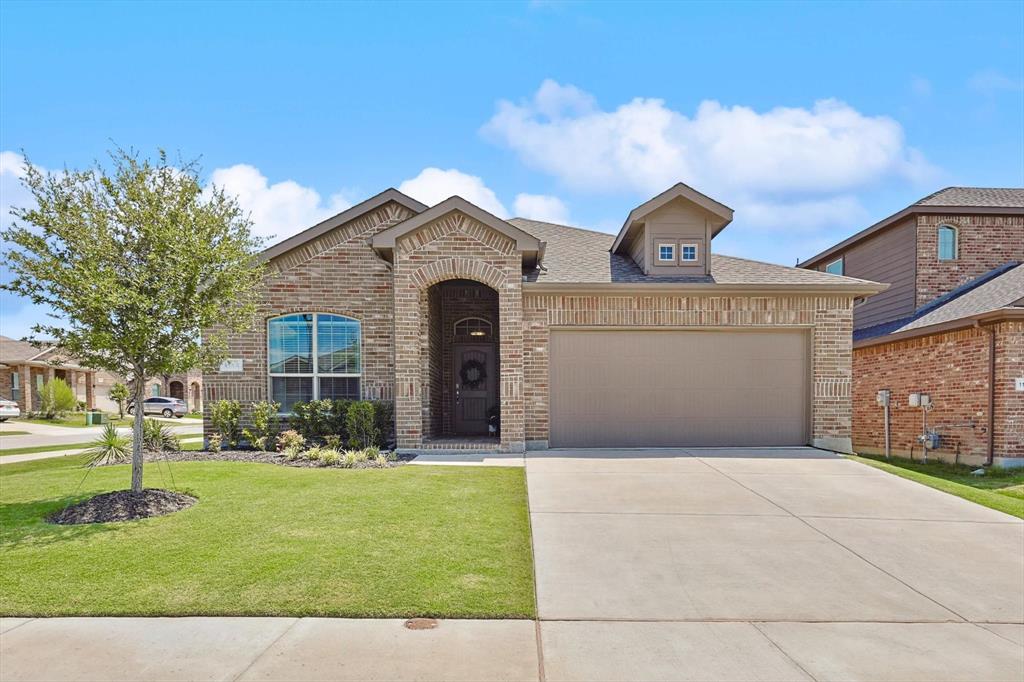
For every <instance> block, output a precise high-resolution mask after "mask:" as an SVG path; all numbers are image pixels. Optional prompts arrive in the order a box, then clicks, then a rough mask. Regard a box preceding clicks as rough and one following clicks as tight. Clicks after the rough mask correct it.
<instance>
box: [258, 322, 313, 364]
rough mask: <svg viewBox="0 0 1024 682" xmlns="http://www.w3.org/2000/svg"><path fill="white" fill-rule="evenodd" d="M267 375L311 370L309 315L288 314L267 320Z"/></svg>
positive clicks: (311, 333)
mask: <svg viewBox="0 0 1024 682" xmlns="http://www.w3.org/2000/svg"><path fill="white" fill-rule="evenodd" d="M267 337H268V346H269V352H270V357H269V366H270V373H271V374H312V373H313V316H312V315H309V314H306V315H288V316H287V317H278V318H276V319H273V320H271V321H270V325H269V329H268V334H267Z"/></svg>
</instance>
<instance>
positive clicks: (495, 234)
mask: <svg viewBox="0 0 1024 682" xmlns="http://www.w3.org/2000/svg"><path fill="white" fill-rule="evenodd" d="M458 241H463V242H465V241H468V242H470V243H471V244H472V245H474V246H476V247H480V246H484V247H486V248H489V249H493V250H494V251H497V252H498V253H501V254H504V255H511V254H513V253H515V251H516V242H515V240H514V239H512V238H510V237H509V236H508V235H507V234H504V233H502V232H499V231H497V230H495V229H494V228H492V227H490V226H488V225H485V224H484V223H482V222H480V221H479V220H476V219H475V218H472V217H470V216H468V215H466V214H465V213H463V212H462V211H458V210H455V211H451V212H450V213H448V214H446V215H443V216H441V217H440V218H437V219H436V220H434V221H432V222H429V223H427V224H426V225H424V226H422V227H420V228H418V229H416V230H414V231H412V232H408V233H405V234H403V235H401V236H400V237H398V238H396V240H395V248H396V249H398V250H400V251H402V252H403V253H409V252H413V251H419V250H421V249H437V248H452V246H453V242H458Z"/></svg>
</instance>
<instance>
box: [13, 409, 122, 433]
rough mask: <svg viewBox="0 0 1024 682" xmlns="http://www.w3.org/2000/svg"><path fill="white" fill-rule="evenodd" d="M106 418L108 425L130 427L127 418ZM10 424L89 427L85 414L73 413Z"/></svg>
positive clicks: (26, 419)
mask: <svg viewBox="0 0 1024 682" xmlns="http://www.w3.org/2000/svg"><path fill="white" fill-rule="evenodd" d="M108 417H109V419H110V423H112V424H113V425H114V426H131V425H132V419H131V417H127V416H126V417H125V418H124V419H118V418H117V417H115V416H113V415H108ZM12 423H15V424H17V423H22V424H46V425H47V426H67V427H69V428H83V429H84V428H86V427H87V426H90V424H86V423H85V413H84V412H73V413H71V414H68V415H65V416H63V417H60V418H58V419H38V418H35V419H28V418H18V419H17V420H12Z"/></svg>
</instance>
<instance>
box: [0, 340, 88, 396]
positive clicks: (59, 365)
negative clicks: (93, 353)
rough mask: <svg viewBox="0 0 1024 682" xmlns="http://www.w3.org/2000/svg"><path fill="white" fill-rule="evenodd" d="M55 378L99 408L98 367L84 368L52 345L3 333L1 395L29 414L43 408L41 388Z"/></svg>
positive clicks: (0, 349)
mask: <svg viewBox="0 0 1024 682" xmlns="http://www.w3.org/2000/svg"><path fill="white" fill-rule="evenodd" d="M52 379H60V380H62V381H65V382H67V383H68V385H70V386H71V388H72V390H74V392H75V395H76V396H78V399H79V400H80V401H82V402H84V403H85V407H86V409H93V407H95V382H96V370H94V369H89V368H88V367H80V366H79V365H78V364H77V363H75V362H73V361H71V360H69V359H67V358H65V357H63V356H61V354H60V352H59V351H58V350H57V349H56V348H54V347H52V346H48V347H44V348H37V347H36V346H33V345H32V344H30V343H28V342H26V341H17V340H15V339H11V338H8V337H6V336H0V396H3V397H4V398H8V399H10V400H13V401H14V402H16V403H18V408H19V409H21V412H22V414H27V413H29V412H33V411H35V410H37V409H38V408H39V391H40V390H41V389H42V387H43V384H44V383H45V382H47V381H50V380H52Z"/></svg>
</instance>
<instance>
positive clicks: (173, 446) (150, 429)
mask: <svg viewBox="0 0 1024 682" xmlns="http://www.w3.org/2000/svg"><path fill="white" fill-rule="evenodd" d="M142 447H143V448H145V449H146V450H148V451H149V452H177V451H178V450H180V449H181V443H180V442H179V441H178V437H177V436H175V435H174V432H173V431H171V429H170V427H168V426H167V425H166V424H164V423H163V422H159V421H157V420H156V419H146V420H145V421H143V422H142Z"/></svg>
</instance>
